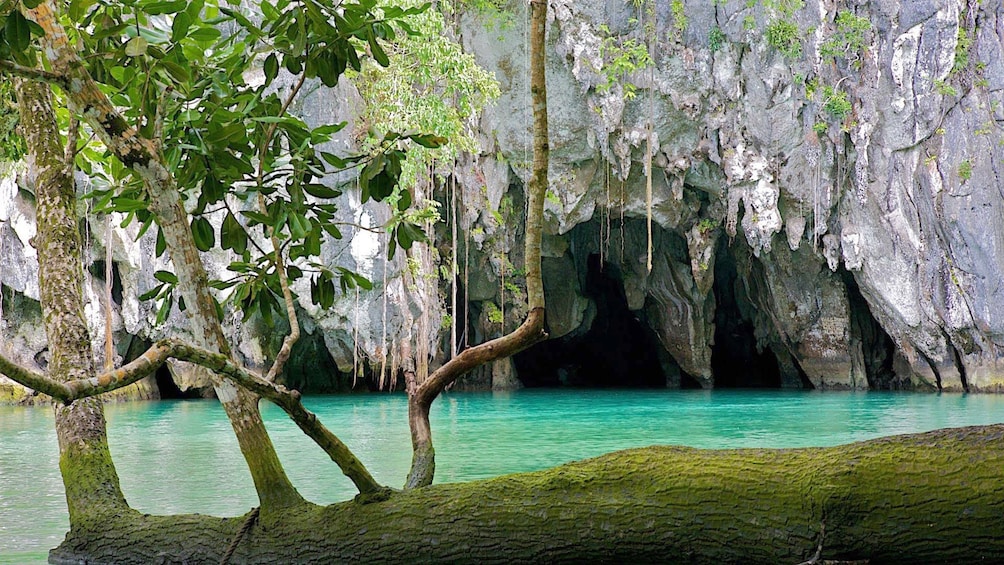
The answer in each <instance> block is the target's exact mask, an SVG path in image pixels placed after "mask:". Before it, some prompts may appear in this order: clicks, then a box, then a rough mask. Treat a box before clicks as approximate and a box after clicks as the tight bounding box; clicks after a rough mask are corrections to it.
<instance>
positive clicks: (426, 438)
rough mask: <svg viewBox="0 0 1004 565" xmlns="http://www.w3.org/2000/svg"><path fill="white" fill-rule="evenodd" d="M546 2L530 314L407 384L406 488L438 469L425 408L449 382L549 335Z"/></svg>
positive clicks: (536, 89)
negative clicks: (544, 260) (543, 260)
mask: <svg viewBox="0 0 1004 565" xmlns="http://www.w3.org/2000/svg"><path fill="white" fill-rule="evenodd" d="M546 21H547V3H546V2H545V1H544V0H532V1H531V2H530V27H531V32H530V73H531V74H530V92H531V98H532V100H533V175H532V176H531V178H530V182H529V184H528V186H527V192H528V194H529V198H530V201H529V203H528V204H527V218H526V238H525V242H524V243H525V249H526V251H525V253H524V257H525V266H526V290H527V293H526V294H527V305H528V307H529V310H530V313H529V314H527V316H526V320H524V321H523V324H522V325H520V326H519V327H518V328H516V330H515V331H513V332H511V333H509V334H507V335H504V336H502V337H500V338H497V339H493V340H491V341H489V342H487V343H483V344H481V345H478V346H476V347H472V348H470V349H467V350H465V351H464V352H463V353H461V354H460V355H457V356H456V357H454V358H453V359H451V360H450V361H449V362H448V363H447V364H445V365H443V366H442V367H440V368H439V369H438V370H436V372H434V373H433V374H432V375H430V376H429V378H428V379H426V381H425V382H424V383H422V384H421V385H419V386H418V387H408V425H409V427H410V428H411V447H412V459H411V470H410V471H409V472H408V479H407V482H406V483H405V488H409V489H411V488H417V487H423V486H427V485H430V484H432V479H433V476H434V475H435V471H436V451H435V449H434V448H433V447H432V428H431V426H430V424H429V409H430V407H431V406H432V402H433V401H434V400H435V399H436V397H437V396H439V394H440V393H442V392H443V391H444V390H445V389H446V387H447V386H449V385H450V384H451V383H453V382H454V381H456V380H457V379H458V378H460V377H461V376H463V375H464V373H466V372H467V371H470V370H471V369H473V368H475V367H477V366H479V365H482V364H484V363H488V362H490V361H494V360H496V359H502V358H504V357H508V356H510V355H514V354H516V353H519V352H520V351H522V350H524V349H526V348H528V347H530V346H531V345H533V344H535V343H537V342H539V341H542V340H544V339H547V333H546V332H545V331H544V283H543V279H542V277H541V267H540V254H541V251H540V249H541V237H542V233H543V232H542V230H543V217H544V195H545V194H546V192H547V173H548V159H549V158H550V149H549V147H548V132H547V84H546V80H545V78H546V77H545V72H544V45H545V31H546Z"/></svg>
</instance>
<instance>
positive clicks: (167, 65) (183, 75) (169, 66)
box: [160, 59, 192, 83]
mask: <svg viewBox="0 0 1004 565" xmlns="http://www.w3.org/2000/svg"><path fill="white" fill-rule="evenodd" d="M160 64H161V65H162V66H163V67H164V69H165V70H166V71H167V74H169V75H171V78H173V79H174V80H175V81H176V82H178V83H186V82H188V81H190V80H192V75H191V74H190V73H189V72H188V69H187V68H185V67H184V66H182V65H179V64H178V63H175V62H174V61H168V60H167V59H164V60H162V61H161V62H160Z"/></svg>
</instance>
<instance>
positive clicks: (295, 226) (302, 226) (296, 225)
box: [287, 212, 310, 239]
mask: <svg viewBox="0 0 1004 565" xmlns="http://www.w3.org/2000/svg"><path fill="white" fill-rule="evenodd" d="M287 224H288V225H289V234H290V235H291V236H292V237H293V239H303V238H304V237H305V236H306V235H307V233H308V232H309V231H310V222H308V221H307V219H306V218H304V217H303V216H301V215H300V214H297V213H295V212H293V213H291V214H290V215H289V221H288V222H287Z"/></svg>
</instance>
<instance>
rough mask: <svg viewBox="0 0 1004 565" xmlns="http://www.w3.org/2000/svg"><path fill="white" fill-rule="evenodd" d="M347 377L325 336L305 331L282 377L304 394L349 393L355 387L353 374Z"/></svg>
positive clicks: (291, 352)
mask: <svg viewBox="0 0 1004 565" xmlns="http://www.w3.org/2000/svg"><path fill="white" fill-rule="evenodd" d="M343 377H345V374H344V373H342V372H341V371H340V370H339V369H338V363H336V362H335V359H334V357H332V356H331V352H330V351H328V347H327V345H325V343H324V336H322V335H321V334H320V332H318V333H313V334H311V333H306V332H304V333H303V334H301V336H300V339H299V340H298V341H297V342H296V344H294V345H293V349H292V350H291V351H290V353H289V359H288V360H287V361H286V364H285V365H284V366H283V368H282V373H281V374H280V376H279V380H280V381H281V382H282V384H283V385H285V386H287V387H289V388H293V389H296V390H298V391H300V392H302V393H304V394H325V393H332V392H349V391H350V390H351V389H352V378H351V377H352V375H351V374H349V375H348V378H343ZM360 380H362V379H360Z"/></svg>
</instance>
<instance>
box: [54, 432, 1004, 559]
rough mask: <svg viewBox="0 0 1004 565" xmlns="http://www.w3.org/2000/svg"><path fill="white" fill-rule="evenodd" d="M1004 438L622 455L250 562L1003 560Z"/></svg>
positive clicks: (339, 525)
mask: <svg viewBox="0 0 1004 565" xmlns="http://www.w3.org/2000/svg"><path fill="white" fill-rule="evenodd" d="M1002 439H1004V426H1002V425H998V426H988V427H975V428H960V429H949V430H938V431H934V432H929V433H925V434H916V435H909V436H897V437H891V438H883V439H878V440H872V441H868V442H862V443H857V444H851V445H846V446H838V447H830V448H814V449H794V450H726V451H705V450H697V449H690V448H682V447H650V448H644V449H635V450H629V451H622V452H618V453H612V454H609V455H605V456H602V457H599V458H596V459H590V460H586V461H581V462H575V463H570V464H568V465H564V466H561V467H557V468H554V469H549V470H545V471H538V472H534V473H525V474H518V475H508V476H504V477H499V478H496V479H492V480H487V481H478V482H473V483H465V484H449V485H436V486H431V487H429V488H424V489H418V490H411V491H403V492H398V493H395V494H394V495H393V496H392V497H391V498H390V499H389V500H386V501H384V502H380V503H376V504H359V503H355V502H347V503H342V504H336V505H332V506H329V507H326V508H318V507H313V506H307V505H305V506H298V507H296V508H295V509H291V510H290V511H289V512H285V513H283V515H282V517H281V520H278V521H276V520H275V518H272V519H265V520H263V521H261V522H259V523H258V525H257V526H255V528H254V529H253V530H252V531H251V532H250V533H249V535H248V536H247V537H246V538H245V540H244V542H243V543H242V544H241V545H240V546H239V547H238V549H237V552H236V554H235V556H234V562H235V563H236V562H246V563H269V562H288V561H296V562H298V563H331V562H351V561H365V562H402V563H403V562H411V563H415V562H422V563H429V562H452V563H552V562H553V563H581V562H601V563H602V562H607V563H651V562H659V563H709V564H710V563H714V564H720V563H763V564H771V565H774V564H777V563H798V562H800V561H803V560H806V559H808V558H810V557H812V556H813V555H814V554H815V552H816V549H817V546H818V534H819V532H820V530H821V527H822V524H823V522H824V521H825V528H826V537H825V540H824V547H823V551H822V557H823V558H824V559H841V560H852V559H870V560H871V563H873V564H877V563H932V564H933V563H969V562H978V561H982V562H988V563H992V562H1001V561H1002V560H1004V538H1001V536H1000V535H999V533H1000V531H999V530H1000V528H999V519H1000V516H1001V513H1002V512H1004V489H1001V488H1000V479H999V477H1000V468H1001V465H1002V464H1004V442H1002ZM270 520H271V521H270ZM241 522H242V520H240V519H229V520H223V519H218V518H209V517H201V516H200V517H194V516H193V517H175V518H161V517H143V518H141V519H123V520H119V521H115V522H112V523H107V524H100V525H96V527H97V529H96V530H95V531H90V532H83V531H78V532H74V534H72V535H71V537H70V538H68V539H67V541H66V542H65V543H64V544H63V545H62V546H61V547H60V548H59V549H57V550H54V551H53V553H52V554H51V555H52V558H54V560H55V561H56V562H69V561H71V560H74V559H77V560H80V559H84V558H86V559H89V561H88V562H90V563H102V562H115V563H141V562H142V563H147V562H151V560H152V559H157V558H159V557H158V556H160V555H165V554H166V555H170V556H172V557H171V558H172V559H174V560H181V559H187V560H189V561H191V562H196V561H210V560H218V559H219V556H220V555H221V554H222V552H223V551H225V549H226V548H227V546H228V544H229V541H230V538H231V536H232V535H233V533H235V532H236V531H237V530H238V528H239V527H240V525H241ZM160 551H164V552H166V553H165V554H161V553H159V552H160ZM160 558H161V559H162V557H160Z"/></svg>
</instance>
